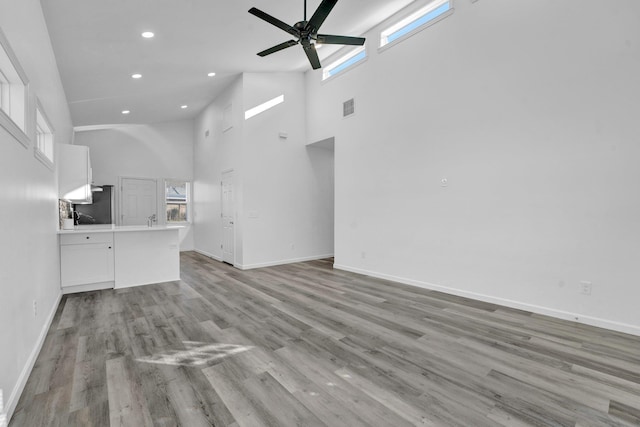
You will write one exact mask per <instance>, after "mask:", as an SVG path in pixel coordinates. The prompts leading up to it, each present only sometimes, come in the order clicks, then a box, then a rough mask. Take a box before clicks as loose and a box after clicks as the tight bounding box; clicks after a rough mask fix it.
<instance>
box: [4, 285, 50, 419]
mask: <svg viewBox="0 0 640 427" xmlns="http://www.w3.org/2000/svg"><path fill="white" fill-rule="evenodd" d="M61 299H62V291H60V293H59V294H58V298H56V302H55V303H54V304H53V308H52V309H51V312H50V313H49V316H48V317H47V320H46V322H45V323H44V326H43V327H42V330H41V331H40V336H39V337H38V341H36V345H35V346H34V347H33V350H32V351H31V354H30V355H29V358H28V359H27V362H26V364H25V365H24V368H23V369H22V372H21V373H20V376H19V377H18V382H17V383H16V385H15V387H14V388H13V391H12V392H11V396H9V400H7V405H6V408H7V411H6V419H7V422H8V421H10V420H11V417H12V416H13V411H15V410H16V406H17V405H18V400H20V396H21V395H22V392H23V391H24V387H25V386H26V385H27V380H28V379H29V375H31V370H33V365H35V364H36V359H38V355H39V354H40V350H41V349H42V345H43V344H44V340H45V338H46V337H47V332H49V328H50V327H51V323H52V322H53V318H54V316H55V315H56V311H57V310H58V305H60V300H61Z"/></svg>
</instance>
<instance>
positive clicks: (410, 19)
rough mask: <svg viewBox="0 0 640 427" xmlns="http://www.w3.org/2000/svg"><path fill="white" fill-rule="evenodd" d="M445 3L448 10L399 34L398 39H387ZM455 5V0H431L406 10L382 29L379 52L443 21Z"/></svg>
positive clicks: (451, 12)
mask: <svg viewBox="0 0 640 427" xmlns="http://www.w3.org/2000/svg"><path fill="white" fill-rule="evenodd" d="M445 5H448V6H449V9H448V10H447V11H445V12H442V13H441V14H439V15H437V16H436V17H434V18H432V19H430V20H428V21H426V22H424V23H422V24H420V25H419V26H417V27H416V28H413V29H412V30H411V31H408V32H407V33H406V34H403V35H401V36H399V37H398V38H396V39H394V40H392V41H387V38H388V37H389V36H391V35H393V34H395V33H396V32H398V31H401V30H402V29H404V28H406V27H409V26H410V25H412V24H413V23H415V22H416V21H418V20H420V19H422V18H423V17H425V16H426V15H428V14H430V13H432V12H434V11H435V10H437V9H438V8H440V7H443V6H445ZM453 6H454V0H432V1H429V2H427V3H423V5H422V6H420V7H418V8H417V9H415V8H411V11H407V12H405V13H404V14H403V15H401V16H402V17H401V18H400V19H396V20H394V21H393V22H394V23H393V24H392V25H389V26H387V27H386V28H385V29H383V30H382V31H380V37H379V38H378V40H379V41H378V52H382V51H384V50H387V49H389V48H390V47H392V46H395V45H397V44H398V43H401V42H403V41H404V40H406V39H408V38H409V37H411V36H413V35H415V34H417V33H419V32H420V31H422V30H424V29H426V28H429V27H430V26H432V25H433V24H435V23H437V22H440V21H442V20H443V19H445V18H446V17H448V16H450V15H451V14H453V12H454V8H453Z"/></svg>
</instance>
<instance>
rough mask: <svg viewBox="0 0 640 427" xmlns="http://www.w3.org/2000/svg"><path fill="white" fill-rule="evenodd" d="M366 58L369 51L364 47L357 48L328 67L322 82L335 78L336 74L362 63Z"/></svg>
mask: <svg viewBox="0 0 640 427" xmlns="http://www.w3.org/2000/svg"><path fill="white" fill-rule="evenodd" d="M366 57H367V50H366V48H365V47H364V46H362V47H359V48H356V49H355V50H353V51H352V52H349V54H347V55H345V56H343V57H342V58H340V59H338V60H337V61H335V62H334V63H332V64H330V65H328V66H327V67H326V68H325V69H324V71H323V73H322V80H326V79H328V78H329V77H332V76H335V75H336V74H338V73H340V72H342V71H344V70H346V69H347V68H349V67H351V66H353V65H355V64H357V63H358V62H360V61H362V60H363V59H365V58H366Z"/></svg>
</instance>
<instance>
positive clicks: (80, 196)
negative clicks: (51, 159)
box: [58, 144, 93, 203]
mask: <svg viewBox="0 0 640 427" xmlns="http://www.w3.org/2000/svg"><path fill="white" fill-rule="evenodd" d="M58 165H59V168H58V171H59V176H58V197H59V198H60V199H62V200H67V201H69V202H71V203H92V201H93V200H92V196H91V180H92V178H91V160H90V159H89V147H85V146H84V145H69V144H58Z"/></svg>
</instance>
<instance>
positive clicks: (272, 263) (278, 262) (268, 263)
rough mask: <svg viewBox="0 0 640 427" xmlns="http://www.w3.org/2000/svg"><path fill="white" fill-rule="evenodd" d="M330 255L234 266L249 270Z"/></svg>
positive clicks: (312, 259) (329, 255) (323, 256)
mask: <svg viewBox="0 0 640 427" xmlns="http://www.w3.org/2000/svg"><path fill="white" fill-rule="evenodd" d="M332 256H333V254H324V255H312V256H308V257H302V258H291V259H283V260H279V261H269V262H261V263H257V264H247V265H242V264H236V265H235V266H234V267H237V268H239V269H240V270H251V269H254V268H263V267H273V266H276V265H284V264H294V263H296V262H305V261H315V260H318V259H325V258H331V257H332Z"/></svg>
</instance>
